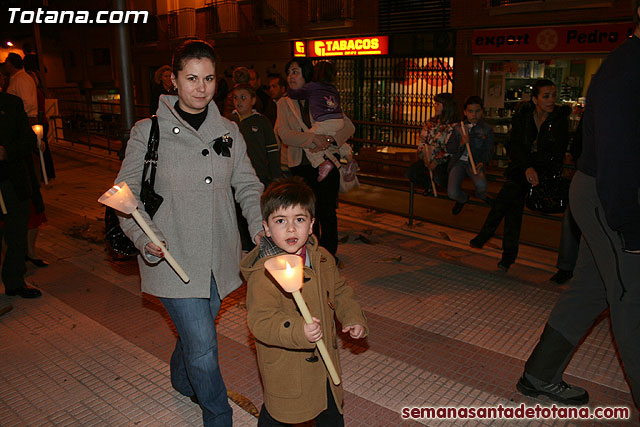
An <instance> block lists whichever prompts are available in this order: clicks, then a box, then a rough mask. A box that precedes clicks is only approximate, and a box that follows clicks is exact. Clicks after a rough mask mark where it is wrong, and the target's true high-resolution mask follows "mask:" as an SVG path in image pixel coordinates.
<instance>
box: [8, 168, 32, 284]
mask: <svg viewBox="0 0 640 427" xmlns="http://www.w3.org/2000/svg"><path fill="white" fill-rule="evenodd" d="M0 189H1V190H2V197H3V199H4V202H5V205H6V206H7V214H6V215H2V213H1V212H0V218H2V220H3V221H4V227H0V252H1V251H2V249H1V242H2V238H3V237H4V240H5V242H6V243H7V253H6V254H5V257H4V263H3V264H2V281H3V282H4V287H5V291H8V290H15V289H19V288H21V287H23V286H24V284H25V283H24V274H25V273H26V272H27V268H26V266H25V263H24V262H25V257H26V256H27V225H28V224H29V213H30V212H31V199H26V200H20V199H18V197H17V196H16V193H15V191H14V189H13V186H12V185H11V184H10V183H9V182H8V181H3V182H2V183H0ZM0 255H1V254H0Z"/></svg>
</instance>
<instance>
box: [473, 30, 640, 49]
mask: <svg viewBox="0 0 640 427" xmlns="http://www.w3.org/2000/svg"><path fill="white" fill-rule="evenodd" d="M632 33H633V24H632V23H617V24H594V25H568V26H562V27H560V26H558V27H529V28H500V29H493V30H476V31H474V32H473V38H472V52H473V54H474V55H485V54H520V53H575V52H590V53H601V52H605V53H606V52H611V51H612V50H613V49H615V48H616V47H617V46H618V45H619V44H620V43H622V42H623V41H624V40H625V39H626V38H627V37H629V36H630V35H631V34H632Z"/></svg>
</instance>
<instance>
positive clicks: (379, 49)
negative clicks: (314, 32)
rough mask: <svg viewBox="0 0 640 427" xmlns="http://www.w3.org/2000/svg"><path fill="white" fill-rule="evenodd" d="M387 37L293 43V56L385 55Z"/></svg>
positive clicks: (387, 48)
mask: <svg viewBox="0 0 640 427" xmlns="http://www.w3.org/2000/svg"><path fill="white" fill-rule="evenodd" d="M388 53H389V37H388V36H375V37H355V38H348V39H329V40H309V41H307V42H303V41H294V42H293V54H294V56H310V57H324V56H350V55H387V54H388Z"/></svg>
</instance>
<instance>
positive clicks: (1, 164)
mask: <svg viewBox="0 0 640 427" xmlns="http://www.w3.org/2000/svg"><path fill="white" fill-rule="evenodd" d="M0 135H2V138H0V191H1V192H2V199H3V201H4V204H5V206H6V210H7V213H6V214H2V212H1V211H0V219H2V222H3V225H2V227H0V241H2V238H3V237H4V240H5V242H6V244H7V253H6V254H5V257H4V262H3V264H2V281H3V282H4V288H5V294H7V295H9V296H15V295H17V296H21V297H22V298H37V297H39V296H40V295H42V293H41V292H40V291H39V290H38V289H35V288H32V287H29V286H27V284H26V283H25V281H24V274H25V273H26V266H25V257H26V256H27V224H28V222H29V211H30V206H31V195H32V191H33V189H32V182H31V176H30V174H29V170H28V168H27V164H28V163H29V162H31V153H32V152H33V151H34V150H36V135H35V134H34V133H33V131H32V130H31V126H30V125H29V120H28V118H27V115H26V113H25V111H24V104H23V103H22V100H21V99H20V98H18V97H17V96H14V95H9V94H7V93H0Z"/></svg>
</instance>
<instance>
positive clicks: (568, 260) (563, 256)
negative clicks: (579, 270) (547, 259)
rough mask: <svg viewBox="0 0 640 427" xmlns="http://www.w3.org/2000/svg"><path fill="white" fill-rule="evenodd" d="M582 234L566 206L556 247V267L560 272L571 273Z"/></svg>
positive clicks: (576, 259) (569, 208) (574, 265)
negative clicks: (558, 244)
mask: <svg viewBox="0 0 640 427" xmlns="http://www.w3.org/2000/svg"><path fill="white" fill-rule="evenodd" d="M581 236H582V232H581V231H580V227H578V224H576V220H575V219H574V218H573V215H572V214H571V205H568V206H567V209H566V210H565V211H564V215H563V216H562V234H561V235H560V246H559V247H558V262H557V263H556V267H558V268H559V269H560V270H567V271H573V269H574V268H576V262H577V261H578V249H579V247H580V237H581Z"/></svg>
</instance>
